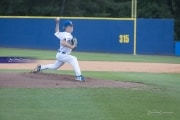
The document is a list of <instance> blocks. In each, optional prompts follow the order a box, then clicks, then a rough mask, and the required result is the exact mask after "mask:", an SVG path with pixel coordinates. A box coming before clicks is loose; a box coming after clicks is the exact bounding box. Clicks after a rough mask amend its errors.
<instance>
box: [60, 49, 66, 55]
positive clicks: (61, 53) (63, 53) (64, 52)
mask: <svg viewBox="0 0 180 120" xmlns="http://www.w3.org/2000/svg"><path fill="white" fill-rule="evenodd" d="M58 52H59V53H61V54H66V52H62V51H59V50H58Z"/></svg>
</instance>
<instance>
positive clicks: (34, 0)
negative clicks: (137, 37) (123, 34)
mask: <svg viewBox="0 0 180 120" xmlns="http://www.w3.org/2000/svg"><path fill="white" fill-rule="evenodd" d="M137 1H138V7H137V8H138V9H137V17H138V18H169V19H174V20H175V39H176V40H180V14H179V13H180V0H137ZM0 15H1V16H73V17H74V16H81V17H83V16H85V17H115V18H129V17H131V0H0Z"/></svg>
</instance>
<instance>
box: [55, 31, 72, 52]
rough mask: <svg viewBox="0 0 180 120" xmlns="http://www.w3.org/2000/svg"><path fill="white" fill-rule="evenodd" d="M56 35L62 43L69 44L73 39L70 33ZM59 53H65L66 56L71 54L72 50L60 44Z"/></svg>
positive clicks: (57, 33)
mask: <svg viewBox="0 0 180 120" xmlns="http://www.w3.org/2000/svg"><path fill="white" fill-rule="evenodd" d="M54 35H55V36H56V37H57V38H59V39H60V41H61V40H65V41H66V42H67V43H70V41H71V40H72V39H73V36H72V35H71V33H68V32H56V33H55V34H54ZM59 51H61V52H65V53H66V54H70V53H71V51H72V49H70V48H68V47H65V46H63V45H62V44H60V48H59Z"/></svg>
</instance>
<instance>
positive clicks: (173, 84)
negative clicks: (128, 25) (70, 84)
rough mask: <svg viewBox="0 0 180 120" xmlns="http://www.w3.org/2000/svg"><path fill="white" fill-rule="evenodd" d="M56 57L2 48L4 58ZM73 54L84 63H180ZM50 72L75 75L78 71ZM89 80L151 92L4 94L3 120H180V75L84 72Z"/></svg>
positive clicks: (141, 57) (177, 60)
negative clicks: (120, 83) (142, 86)
mask: <svg viewBox="0 0 180 120" xmlns="http://www.w3.org/2000/svg"><path fill="white" fill-rule="evenodd" d="M55 54H56V51H45V50H29V49H12V48H0V56H26V57H36V58H37V59H54V56H55ZM73 54H74V55H75V56H77V57H78V58H79V60H100V61H125V62H163V63H177V64H179V63H180V58H179V57H172V56H145V55H137V56H133V55H122V54H104V53H84V52H75V53H73ZM0 72H1V73H3V72H27V70H0ZM45 72H50V73H60V74H71V75H73V74H74V72H73V71H52V70H48V71H45ZM83 74H84V75H85V76H86V77H94V78H99V79H107V80H118V81H132V82H142V83H144V84H146V85H149V86H151V87H150V88H148V89H143V90H142V89H123V88H54V89H53V88H51V89H40V88H39V89H38V88H36V89H32V88H31V89H26V88H0V120H12V119H13V120H32V119H33V120H179V118H180V114H179V113H180V107H179V106H180V87H179V85H180V80H179V78H180V74H172V73H171V74H164V73H161V74H159V73H135V72H93V71H84V72H83ZM0 79H1V78H0ZM168 112H169V113H168ZM148 113H149V114H148Z"/></svg>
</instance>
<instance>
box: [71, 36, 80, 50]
mask: <svg viewBox="0 0 180 120" xmlns="http://www.w3.org/2000/svg"><path fill="white" fill-rule="evenodd" d="M77 44H78V42H77V38H73V39H72V40H71V45H73V46H74V48H76V47H77Z"/></svg>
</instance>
